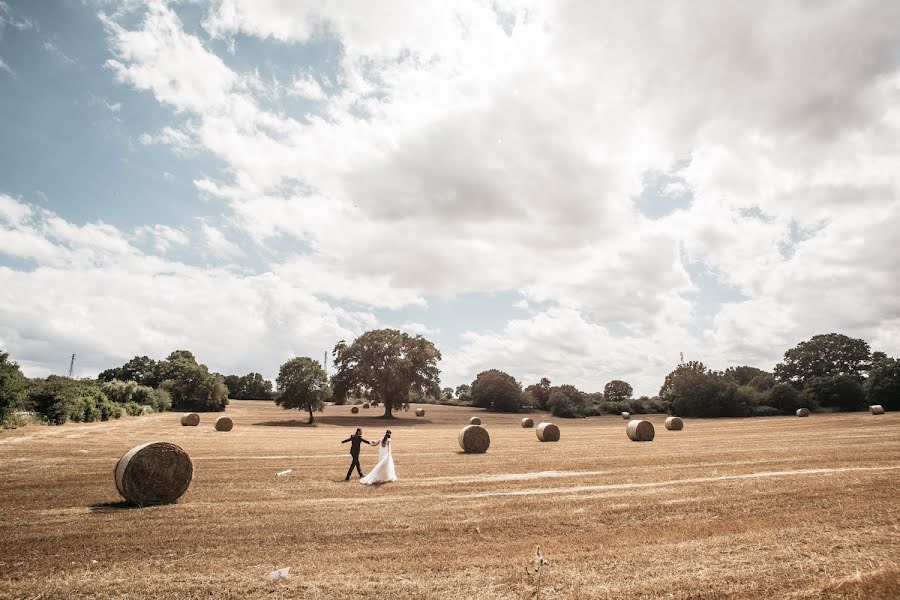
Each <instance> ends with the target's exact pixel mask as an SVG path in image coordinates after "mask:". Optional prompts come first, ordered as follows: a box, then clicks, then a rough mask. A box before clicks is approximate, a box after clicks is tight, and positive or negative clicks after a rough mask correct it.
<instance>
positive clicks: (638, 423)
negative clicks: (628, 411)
mask: <svg viewBox="0 0 900 600" xmlns="http://www.w3.org/2000/svg"><path fill="white" fill-rule="evenodd" d="M625 433H627V434H628V438H629V439H630V440H631V441H633V442H650V441H653V436H654V435H656V430H655V429H653V423H651V422H650V421H644V420H642V419H633V420H631V421H628V426H627V427H626V428H625Z"/></svg>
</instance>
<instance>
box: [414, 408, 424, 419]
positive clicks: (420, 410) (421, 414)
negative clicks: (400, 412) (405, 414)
mask: <svg viewBox="0 0 900 600" xmlns="http://www.w3.org/2000/svg"><path fill="white" fill-rule="evenodd" d="M416 416H417V417H424V416H425V409H424V408H417V409H416Z"/></svg>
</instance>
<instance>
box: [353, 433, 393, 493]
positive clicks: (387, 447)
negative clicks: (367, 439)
mask: <svg viewBox="0 0 900 600" xmlns="http://www.w3.org/2000/svg"><path fill="white" fill-rule="evenodd" d="M376 444H377V445H380V446H381V447H380V448H379V449H378V464H377V465H375V468H373V469H372V470H371V471H369V474H368V475H366V476H365V477H363V478H362V479H360V480H359V482H360V483H362V484H365V485H372V484H373V483H387V482H388V481H397V473H395V472H394V457H393V455H392V454H391V430H390V429H388V430H387V431H385V432H384V437H383V438H381V441H380V442H372V445H373V446H374V445H376Z"/></svg>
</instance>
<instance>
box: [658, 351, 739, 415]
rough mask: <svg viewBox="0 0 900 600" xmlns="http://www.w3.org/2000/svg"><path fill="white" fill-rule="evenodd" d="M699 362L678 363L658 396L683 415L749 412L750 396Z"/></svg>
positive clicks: (667, 376) (676, 412)
mask: <svg viewBox="0 0 900 600" xmlns="http://www.w3.org/2000/svg"><path fill="white" fill-rule="evenodd" d="M737 390H738V386H737V385H735V384H734V383H732V382H730V381H726V380H725V378H724V377H723V376H722V374H721V373H718V372H716V371H710V370H708V369H707V368H706V366H705V365H704V364H703V363H702V362H699V361H690V362H687V363H682V364H680V365H678V366H677V367H676V368H675V370H674V371H672V372H671V373H669V374H668V375H666V379H665V382H664V383H663V385H662V387H661V388H660V390H659V395H660V397H661V398H662V399H663V401H664V402H666V403H671V406H672V411H673V412H674V413H675V414H677V415H680V416H682V417H743V416H747V415H749V414H750V410H751V407H750V406H749V404H748V402H749V399H748V397H747V395H745V394H743V393H741V394H739V393H738V391H737Z"/></svg>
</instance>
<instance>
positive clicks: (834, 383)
mask: <svg viewBox="0 0 900 600" xmlns="http://www.w3.org/2000/svg"><path fill="white" fill-rule="evenodd" d="M801 397H802V398H803V401H804V402H805V403H807V404H816V405H819V406H824V407H829V408H836V409H839V410H860V409H862V408H865V406H866V395H865V392H863V387H862V385H860V383H859V382H858V381H857V380H856V377H854V376H853V375H849V374H840V375H826V376H822V377H812V378H810V379H808V380H807V381H806V386H804V388H803V393H802V394H801Z"/></svg>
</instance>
